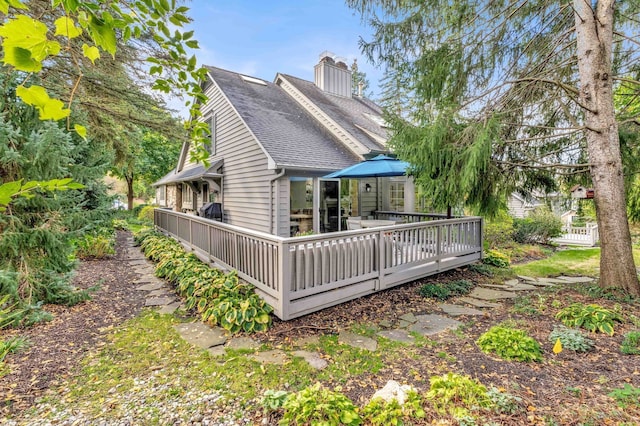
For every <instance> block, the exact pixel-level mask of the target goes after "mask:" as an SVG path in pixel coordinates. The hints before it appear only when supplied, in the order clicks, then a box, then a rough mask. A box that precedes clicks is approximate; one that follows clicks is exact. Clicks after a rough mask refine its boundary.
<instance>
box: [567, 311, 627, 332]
mask: <svg viewBox="0 0 640 426" xmlns="http://www.w3.org/2000/svg"><path fill="white" fill-rule="evenodd" d="M556 319H559V320H560V321H562V323H563V324H564V325H566V326H567V327H582V328H584V329H586V330H589V331H591V332H592V333H595V332H598V331H599V332H600V333H604V334H608V335H609V336H613V333H614V328H613V323H614V322H615V321H618V322H622V318H621V317H620V315H618V314H617V313H615V312H613V311H611V310H609V309H606V308H603V307H602V306H600V305H596V304H590V305H583V304H582V303H573V304H571V305H569V306H567V307H566V308H564V309H562V310H560V312H558V313H557V314H556Z"/></svg>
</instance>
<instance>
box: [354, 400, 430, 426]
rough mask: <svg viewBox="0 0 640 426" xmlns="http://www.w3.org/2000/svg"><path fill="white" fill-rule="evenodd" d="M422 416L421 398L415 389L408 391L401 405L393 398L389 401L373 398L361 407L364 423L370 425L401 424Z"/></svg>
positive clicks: (397, 425)
mask: <svg viewBox="0 0 640 426" xmlns="http://www.w3.org/2000/svg"><path fill="white" fill-rule="evenodd" d="M424 416H425V412H424V409H423V408H422V399H421V398H420V394H418V392H416V391H409V392H408V393H407V399H406V400H405V401H404V404H402V405H401V404H400V403H399V402H398V400H397V399H395V398H393V399H391V400H390V401H385V400H384V399H382V398H374V399H372V400H371V401H369V403H368V404H367V405H365V406H364V408H363V409H362V417H363V418H364V420H365V422H366V424H371V425H381V426H386V425H395V426H402V425H404V424H412V421H413V420H417V419H422V418H424ZM405 422H407V423H405Z"/></svg>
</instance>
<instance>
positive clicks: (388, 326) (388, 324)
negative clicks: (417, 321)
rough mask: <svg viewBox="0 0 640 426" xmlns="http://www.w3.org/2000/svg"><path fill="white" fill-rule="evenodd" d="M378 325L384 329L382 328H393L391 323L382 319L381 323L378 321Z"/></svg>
mask: <svg viewBox="0 0 640 426" xmlns="http://www.w3.org/2000/svg"><path fill="white" fill-rule="evenodd" d="M378 325H379V326H380V327H384V328H391V327H393V323H392V322H391V321H389V320H388V319H383V320H382V321H380V322H379V323H378Z"/></svg>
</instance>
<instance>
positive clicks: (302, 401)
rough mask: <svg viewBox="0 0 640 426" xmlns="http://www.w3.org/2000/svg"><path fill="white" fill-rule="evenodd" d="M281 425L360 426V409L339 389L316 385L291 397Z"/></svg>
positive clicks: (286, 405)
mask: <svg viewBox="0 0 640 426" xmlns="http://www.w3.org/2000/svg"><path fill="white" fill-rule="evenodd" d="M283 408H284V416H283V417H282V420H281V421H280V424H281V425H287V426H288V425H309V424H310V425H326V426H330V425H359V424H362V419H361V418H360V416H359V415H358V409H357V408H356V406H355V405H354V404H353V402H351V401H350V400H349V398H347V397H346V396H345V395H343V394H342V393H340V391H339V389H337V390H336V391H330V390H328V389H326V388H324V387H322V386H321V385H320V383H316V384H315V385H313V386H309V387H307V388H304V389H302V390H301V391H300V392H297V393H293V394H291V395H289V397H288V398H287V400H286V401H285V403H284V406H283Z"/></svg>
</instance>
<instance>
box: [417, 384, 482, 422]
mask: <svg viewBox="0 0 640 426" xmlns="http://www.w3.org/2000/svg"><path fill="white" fill-rule="evenodd" d="M429 382H430V383H431V387H430V388H429V391H428V392H427V395H426V397H427V399H429V400H430V401H431V402H432V404H433V407H434V408H435V410H436V411H437V412H438V413H440V414H444V413H449V414H451V415H452V416H454V417H456V418H461V417H464V416H468V415H469V410H470V409H474V408H483V407H489V405H490V404H491V400H490V399H489V398H488V396H487V388H486V387H484V385H483V384H482V383H480V382H478V381H477V380H474V379H472V378H471V377H468V376H461V375H459V374H455V373H447V374H445V375H443V376H435V377H431V378H430V379H429Z"/></svg>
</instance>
